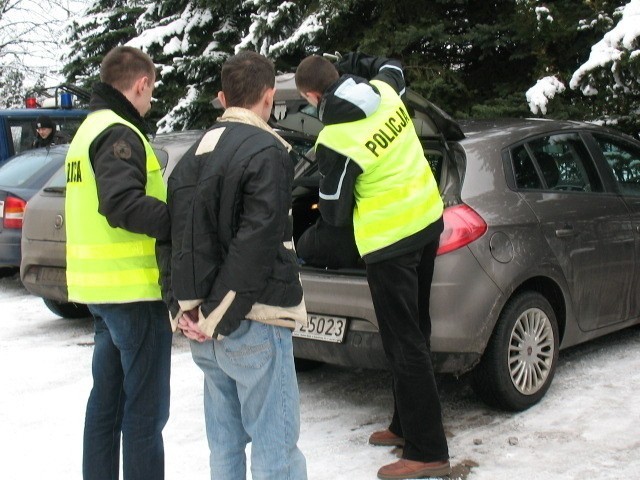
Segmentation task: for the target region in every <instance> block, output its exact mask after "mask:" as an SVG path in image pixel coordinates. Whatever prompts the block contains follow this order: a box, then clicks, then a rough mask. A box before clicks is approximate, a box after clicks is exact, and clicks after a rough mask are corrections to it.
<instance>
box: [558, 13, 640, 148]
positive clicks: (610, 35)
mask: <svg viewBox="0 0 640 480" xmlns="http://www.w3.org/2000/svg"><path fill="white" fill-rule="evenodd" d="M604 3H605V5H603V6H601V8H604V7H607V6H608V7H609V8H608V9H607V10H605V11H599V12H598V15H597V17H595V18H594V17H592V18H591V19H589V18H587V19H585V20H583V21H581V22H580V23H581V29H583V30H587V31H595V32H597V34H598V36H599V37H600V39H599V41H598V42H597V43H596V44H595V45H593V47H592V48H591V50H590V52H589V58H588V59H586V60H585V61H584V63H582V64H581V65H580V66H579V67H578V68H577V69H576V70H575V72H574V73H573V76H572V77H571V81H570V86H571V88H572V89H573V90H576V91H580V92H582V94H584V95H585V96H586V98H585V99H584V101H585V102H587V101H588V102H589V103H590V104H591V107H592V109H591V112H590V115H589V118H591V119H597V120H604V121H605V123H610V124H613V125H617V126H618V127H619V128H621V129H623V130H626V131H627V132H628V133H631V134H634V135H636V136H638V135H639V134H640V109H639V107H638V105H639V100H640V30H638V24H639V23H640V0H631V1H629V2H625V4H624V5H621V6H617V8H615V10H613V12H611V9H612V8H611V6H610V5H608V4H607V2H604ZM603 24H605V28H599V27H602V25H603ZM611 25H613V27H612V28H606V27H610V26H611ZM603 30H604V31H603Z"/></svg>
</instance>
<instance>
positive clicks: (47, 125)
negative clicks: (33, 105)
mask: <svg viewBox="0 0 640 480" xmlns="http://www.w3.org/2000/svg"><path fill="white" fill-rule="evenodd" d="M55 132H56V124H55V123H53V120H51V117H49V116H48V115H40V116H39V117H38V118H37V119H36V134H37V135H36V139H35V140H34V141H33V147H34V148H41V147H48V146H50V145H54V144H55V142H54V136H55Z"/></svg>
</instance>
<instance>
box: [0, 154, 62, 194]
mask: <svg viewBox="0 0 640 480" xmlns="http://www.w3.org/2000/svg"><path fill="white" fill-rule="evenodd" d="M62 158H63V157H62V155H61V154H56V153H51V151H50V150H49V149H46V148H43V149H37V150H32V151H29V152H25V153H23V154H22V155H20V156H18V157H14V158H12V159H10V160H8V161H7V162H6V163H5V164H3V165H2V167H0V185H10V186H14V187H23V186H25V185H28V184H29V181H30V180H31V179H32V178H33V177H35V176H37V175H38V172H39V171H40V169H42V168H44V167H45V166H47V165H49V164H50V163H51V162H54V161H61V159H62Z"/></svg>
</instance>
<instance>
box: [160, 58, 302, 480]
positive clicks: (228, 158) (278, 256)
mask: <svg viewBox="0 0 640 480" xmlns="http://www.w3.org/2000/svg"><path fill="white" fill-rule="evenodd" d="M221 78H222V91H221V92H220V93H219V94H218V98H219V99H220V102H221V103H222V105H223V106H224V108H225V112H224V114H223V115H222V116H221V117H220V118H218V121H217V122H216V124H215V125H214V126H213V127H212V128H211V129H209V130H208V131H207V132H206V133H205V134H204V136H203V137H202V139H201V140H200V141H199V142H197V144H196V145H194V146H193V147H192V149H191V150H189V151H188V152H187V153H186V154H185V156H184V157H183V158H182V160H181V161H180V163H179V164H178V165H177V166H176V168H175V170H174V171H173V172H172V174H171V176H170V178H169V184H168V204H169V208H170V211H171V219H172V225H171V235H172V242H171V245H172V252H171V259H172V261H171V262H170V263H171V281H170V282H168V281H167V280H168V279H165V281H164V282H163V286H164V288H163V290H164V292H165V300H166V301H167V303H168V305H169V309H170V312H171V315H172V317H173V318H174V319H175V321H177V322H179V327H180V328H181V329H182V331H183V332H184V333H185V335H186V336H187V337H188V338H190V339H191V352H192V355H193V359H194V361H195V362H196V364H197V365H198V366H199V367H200V368H201V369H202V371H203V373H204V408H205V420H206V428H207V437H208V440H209V449H210V451H211V454H210V467H211V478H212V479H221V480H239V479H245V478H246V458H245V448H246V445H247V443H249V442H251V473H252V478H253V480H305V479H306V478H307V473H306V461H305V458H304V455H303V454H302V452H301V451H300V450H299V448H298V446H297V441H298V437H299V432H300V406H299V393H298V385H297V380H296V373H295V367H294V360H293V344H292V330H293V329H294V328H295V325H296V323H297V322H298V323H302V324H305V325H306V321H307V317H306V309H305V306H304V300H303V295H302V286H301V284H300V279H299V274H298V266H297V262H296V255H295V252H294V250H293V243H292V233H293V230H292V223H291V218H290V209H291V187H292V182H293V162H292V160H291V158H290V156H289V154H288V150H289V149H290V148H291V147H290V146H289V145H288V144H287V142H286V141H285V140H284V139H282V138H281V137H280V136H279V135H278V134H277V133H276V132H275V131H274V130H273V129H272V128H271V127H270V126H269V125H268V124H267V121H268V120H269V117H270V114H271V110H272V107H273V96H274V94H275V88H274V87H275V72H274V66H273V64H272V63H271V61H269V60H268V59H267V58H265V57H263V56H262V55H259V54H257V53H255V52H249V51H246V52H241V53H238V54H237V55H235V56H232V57H230V58H229V59H227V60H226V62H225V63H224V65H223V66H222V72H221ZM161 263H162V265H165V264H167V263H168V262H165V261H162V262H161Z"/></svg>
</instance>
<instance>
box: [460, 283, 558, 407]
mask: <svg viewBox="0 0 640 480" xmlns="http://www.w3.org/2000/svg"><path fill="white" fill-rule="evenodd" d="M558 349H559V334H558V322H557V320H556V315H555V312H554V310H553V308H552V307H551V305H550V304H549V302H548V301H547V299H546V298H544V297H543V296H542V295H541V294H539V293H537V292H522V293H519V294H517V295H515V296H514V297H513V298H511V299H510V300H509V302H507V304H506V305H505V307H504V309H503V311H502V313H501V315H500V318H499V320H498V323H497V325H496V328H495V330H494V332H493V334H492V336H491V339H490V340H489V344H488V345H487V348H486V350H485V352H484V354H483V356H482V359H481V361H480V364H479V365H478V366H477V367H476V368H475V369H474V370H473V371H472V375H471V386H472V388H473V390H474V391H475V392H476V394H477V395H478V396H479V397H480V398H481V399H482V400H483V401H484V402H486V403H487V404H489V405H490V406H493V407H496V408H501V409H504V410H511V411H522V410H526V409H527V408H529V407H531V406H532V405H535V404H536V403H537V402H539V401H540V399H541V398H542V397H544V395H545V393H547V390H548V389H549V386H550V385H551V381H552V380H553V376H554V373H555V370H556V366H557V363H558Z"/></svg>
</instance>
